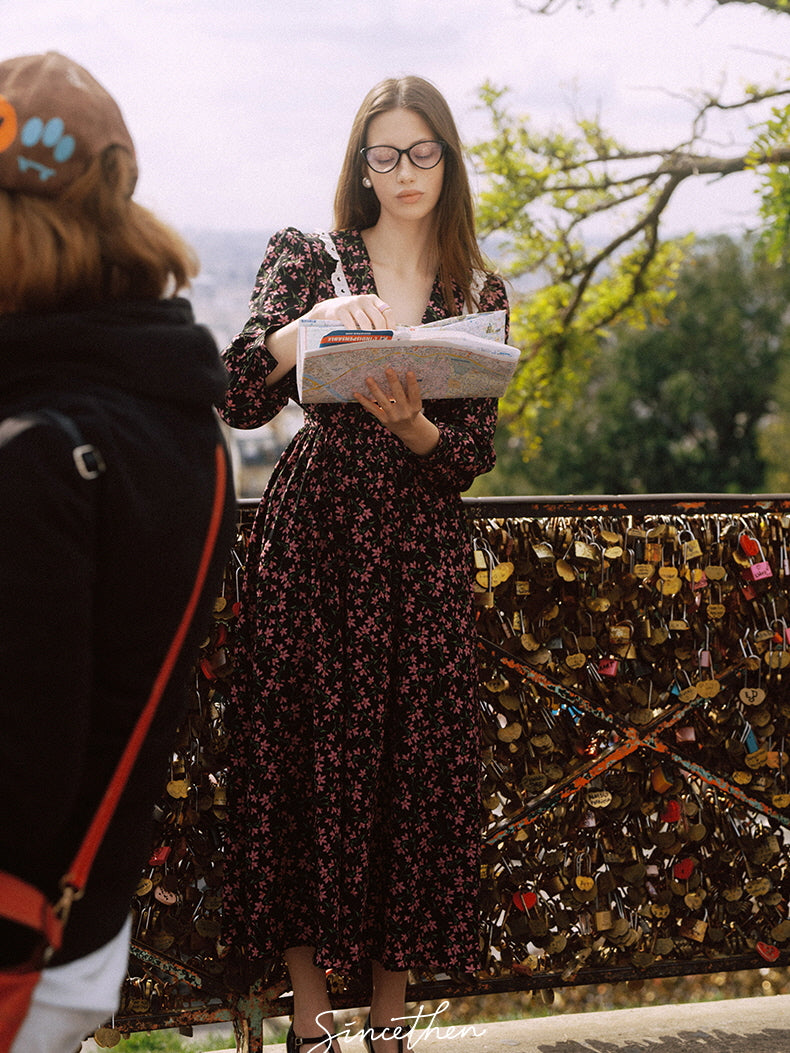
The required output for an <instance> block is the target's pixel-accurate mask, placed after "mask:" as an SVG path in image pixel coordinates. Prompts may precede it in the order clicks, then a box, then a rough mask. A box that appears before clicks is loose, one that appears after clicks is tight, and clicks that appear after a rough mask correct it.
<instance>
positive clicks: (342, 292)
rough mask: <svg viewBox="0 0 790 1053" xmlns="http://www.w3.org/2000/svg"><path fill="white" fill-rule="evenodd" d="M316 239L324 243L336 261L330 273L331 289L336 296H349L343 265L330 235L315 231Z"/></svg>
mask: <svg viewBox="0 0 790 1053" xmlns="http://www.w3.org/2000/svg"><path fill="white" fill-rule="evenodd" d="M316 237H318V238H320V239H321V241H323V243H324V247H325V248H326V251H327V252H328V253H329V255H330V256H331V257H332V259H333V260H335V261H336V266H335V269H334V271H333V272H332V288H333V289H334V290H335V295H336V296H350V295H351V290H350V289H349V287H348V282H347V281H346V274H345V271H344V270H343V264H342V263H341V261H340V255H339V253H338V251H337V245H335V242H334V240H333V238H332V235H331V234H327V233H326V232H325V231H316Z"/></svg>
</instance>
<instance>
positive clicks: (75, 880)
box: [56, 443, 227, 910]
mask: <svg viewBox="0 0 790 1053" xmlns="http://www.w3.org/2000/svg"><path fill="white" fill-rule="evenodd" d="M214 460H215V465H216V474H215V480H216V481H215V484H214V502H213V506H212V509H211V518H210V519H209V525H208V530H207V532H206V540H205V542H204V543H203V552H202V553H201V557H200V563H199V564H198V570H197V574H196V576H195V583H194V585H193V586H192V593H191V595H190V597H189V600H188V601H187V605H186V607H185V608H184V613H183V615H182V616H181V622H180V624H179V626H178V628H177V629H176V633H175V636H174V637H173V639H172V641H171V643H170V647H169V649H168V651H167V654H166V655H165V659H164V662H163V663H162V667H161V669H160V670H159V674H158V676H157V678H156V680H155V681H154V685H153V687H152V688H151V694H150V696H149V698H148V702H147V703H146V705H145V709H144V710H143V711H142V713H141V714H140V716H139V718H138V721H137V725H136V726H135V729H134V731H133V732H132V736H131V738H130V739H129V741H128V743H127V744H126V747H125V749H124V751H123V753H122V754H121V759H120V760H119V762H118V767H117V768H116V769H115V774H114V775H113V777H112V779H111V781H110V784H109V786H108V787H107V790H106V791H105V794H104V797H103V798H102V801H101V804H100V805H99V807H98V809H97V811H96V815H95V816H94V817H93V821H92V822H91V825H90V826H89V828H88V832H87V834H86V835H85V840H84V841H83V842H82V845H81V846H80V848H79V851H78V852H77V854H76V856H75V857H74V859H73V860H72V863H71V866H70V867H69V869H68V870H67V871H66V873H65V874H64V876H63V877H62V878H61V882H60V884H61V889H62V891H63V896H62V897H61V900H60V903H59V904H58V908H56V909H59V908H60V909H63V908H65V909H66V910H68V906H70V904H71V902H72V901H73V900H74V899H75V898H77V897H78V896H79V895H81V894H82V892H83V890H84V888H85V884H86V882H87V880H88V874H89V873H90V869H91V867H92V866H93V860H94V859H95V857H96V853H97V851H98V849H99V845H100V844H101V842H102V838H103V837H104V834H105V832H106V830H107V827H108V826H109V824H110V820H111V819H112V817H113V814H114V812H115V809H116V807H117V804H118V801H119V800H120V797H121V794H122V793H123V789H124V787H125V786H126V783H127V780H128V778H129V775H130V773H131V770H132V768H133V767H134V764H135V761H136V760H137V755H138V753H139V752H140V747H141V746H142V744H143V741H144V739H145V736H146V735H147V734H148V729H149V728H150V726H151V722H152V721H153V719H154V715H155V714H156V710H157V707H158V705H159V701H160V699H161V698H162V695H163V693H164V690H165V688H166V687H167V682H168V680H169V679H170V675H171V673H172V672H173V667H174V666H175V664H176V661H177V659H178V656H179V654H180V652H181V648H182V647H183V646H184V638H185V637H186V634H187V632H188V631H189V627H190V625H191V623H192V619H193V618H194V616H195V609H196V607H197V605H198V601H199V600H200V594H201V592H202V591H203V586H204V584H205V582H206V575H207V574H208V569H209V566H210V564H211V560H212V557H213V555H214V548H215V546H216V542H217V536H218V534H219V529H220V526H221V524H222V514H223V510H224V508H225V489H226V484H227V462H226V459H225V450H224V447H223V446H222V445H221V444H220V443H218V444H217V447H216V450H215V454H214ZM64 900H65V901H67V902H65V903H64ZM67 904H68V906H67Z"/></svg>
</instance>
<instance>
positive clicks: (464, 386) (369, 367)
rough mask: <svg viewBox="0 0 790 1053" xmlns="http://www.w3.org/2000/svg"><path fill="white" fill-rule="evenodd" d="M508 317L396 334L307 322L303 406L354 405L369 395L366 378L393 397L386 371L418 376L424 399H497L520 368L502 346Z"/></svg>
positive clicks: (300, 370)
mask: <svg viewBox="0 0 790 1053" xmlns="http://www.w3.org/2000/svg"><path fill="white" fill-rule="evenodd" d="M505 324H506V316H505V312H504V311H487V312H479V313H476V314H469V315H460V316H458V317H455V318H445V319H441V320H440V321H439V322H430V323H428V324H427V325H418V326H402V327H398V328H395V329H371V330H360V329H344V328H343V327H342V325H341V324H340V323H338V322H333V321H325V320H316V319H302V320H301V321H300V322H299V326H298V335H297V353H296V382H297V388H298V391H299V400H300V402H351V401H353V399H354V394H353V393H354V392H355V391H360V392H361V393H362V394H363V395H368V394H369V390H368V386H367V384H366V382H365V381H366V379H367V377H373V379H374V380H375V381H376V383H377V384H379V386H380V387H381V388H382V389H383V390H384V391H387V390H388V387H387V380H386V377H385V374H384V370H385V369H386V368H387V367H388V366H392V368H393V369H394V370H395V371H396V372H397V374H398V376H399V377H400V379H401V381H402V382H403V381H404V380H405V377H406V372H407V370H410V369H411V370H414V372H415V374H416V376H417V380H418V381H419V384H420V393H421V395H422V397H423V398H425V399H458V398H499V397H500V396H502V395H503V394H504V393H505V390H506V388H507V385H508V383H509V381H510V379H511V377H512V376H513V373H514V372H515V369H516V365H517V364H518V359H519V351H518V348H515V347H511V346H510V345H509V344H506V343H505V342H504V338H505Z"/></svg>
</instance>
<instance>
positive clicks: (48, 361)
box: [0, 52, 235, 1053]
mask: <svg viewBox="0 0 790 1053" xmlns="http://www.w3.org/2000/svg"><path fill="white" fill-rule="evenodd" d="M136 176H137V166H136V159H135V150H134V145H133V143H132V140H131V138H130V136H129V132H128V130H127V128H126V126H125V124H124V121H123V118H122V116H121V113H120V111H119V109H118V107H117V105H116V104H115V102H114V101H113V99H112V98H111V97H110V96H109V95H108V94H107V92H106V91H105V90H104V89H103V88H102V87H101V86H100V85H99V84H98V83H97V82H96V81H95V80H94V78H93V77H92V76H91V75H90V74H89V73H88V72H87V71H86V70H85V69H83V68H82V67H81V66H79V65H77V64H76V63H75V62H73V61H71V60H70V59H68V58H66V57H65V56H62V55H59V54H57V53H54V52H49V53H47V54H43V55H28V56H23V57H18V58H12V59H9V60H7V61H2V62H0V247H1V248H0V595H2V596H3V603H2V610H1V611H0V669H2V677H1V678H0V697H1V698H2V709H3V731H2V734H0V794H2V798H3V802H4V815H3V820H2V823H0V1051H1V1053H7V1051H8V1050H9V1049H10V1050H12V1053H71V1051H72V1050H74V1049H75V1048H78V1047H79V1044H80V1042H81V1040H82V1039H83V1038H84V1037H85V1036H86V1035H87V1034H89V1033H91V1032H92V1031H93V1030H94V1029H95V1028H97V1027H98V1026H100V1025H101V1024H102V1023H103V1022H104V1021H106V1020H107V1019H108V1018H110V1016H111V1014H112V1013H113V1012H114V1011H115V1010H116V1008H117V1006H118V999H119V992H120V987H121V983H122V981H123V978H124V976H125V972H126V964H127V957H128V950H129V934H130V927H129V907H130V901H131V897H132V894H133V891H134V888H135V885H136V883H137V880H138V877H139V874H140V873H141V870H142V867H143V865H144V863H145V860H146V858H147V855H148V854H149V852H150V838H151V834H152V825H151V815H152V809H153V805H154V802H155V801H156V799H157V798H158V797H159V796H160V793H161V788H162V786H163V784H164V780H165V778H166V774H165V773H166V771H167V761H168V754H169V752H170V749H172V746H171V745H170V744H171V742H172V739H173V735H174V732H175V728H176V724H177V722H178V720H179V719H180V717H181V715H182V713H183V711H184V708H185V707H184V703H185V690H184V686H185V681H186V675H187V672H188V669H189V666H190V664H191V661H192V659H193V657H194V654H195V652H196V649H197V646H198V642H199V639H200V637H201V636H202V635H203V633H204V631H205V627H206V624H207V621H208V618H209V614H210V609H211V604H212V602H213V600H214V598H215V597H216V594H217V588H218V586H219V583H220V576H221V571H222V568H223V567H224V564H225V562H226V559H227V553H228V546H229V545H230V543H231V541H232V536H233V525H234V508H235V502H234V497H233V492H232V486H231V485H230V483H229V482H228V479H227V472H226V453H225V449H224V445H223V443H222V439H221V437H220V434H219V424H218V421H217V419H216V413H215V411H214V408H213V405H214V403H215V402H216V401H218V400H220V399H221V398H222V394H223V391H224V388H225V383H226V374H225V370H224V368H223V366H222V363H221V360H220V358H219V353H218V350H217V347H216V345H215V343H214V341H213V339H212V337H211V336H210V335H209V333H208V331H207V330H205V329H204V328H203V327H201V326H197V325H196V324H195V322H194V319H193V316H192V311H191V307H190V305H189V303H188V302H187V301H186V300H183V299H180V298H173V296H172V295H171V294H174V293H175V291H176V290H177V289H179V288H181V287H183V286H185V285H186V284H187V281H188V278H189V277H190V276H191V275H192V274H193V273H194V272H195V262H194V259H193V256H192V253H191V251H190V250H189V249H188V248H187V246H186V245H185V244H184V242H183V241H182V240H181V239H180V238H179V237H178V236H177V235H176V234H175V233H174V232H172V231H171V230H169V229H168V228H167V227H165V226H164V225H163V224H162V223H160V222H159V221H158V220H157V219H156V218H155V217H154V216H152V215H151V214H150V213H149V212H148V211H147V210H145V209H144V208H142V207H141V206H140V205H139V204H137V203H136V202H135V201H134V200H133V198H132V193H133V189H134V185H135V181H136ZM168 674H169V675H168ZM157 700H158V706H157V707H155V710H156V711H155V715H154V716H153V717H152V719H151V721H150V723H149V724H148V725H147V733H145V732H146V727H145V725H142V724H141V725H138V718H139V717H140V715H141V713H143V712H145V713H149V714H153V712H154V709H153V708H151V707H149V703H151V704H153V703H154V702H156V701H157ZM136 725H137V726H138V728H139V729H140V734H141V735H142V736H143V737H142V739H141V742H142V745H141V748H140V749H139V751H138V752H137V753H136V762H135V761H134V759H133V758H134V756H135V754H134V753H132V754H125V756H127V757H128V758H129V765H130V774H129V775H128V778H127V779H126V781H125V788H124V789H121V786H122V785H123V780H121V782H120V784H119V793H120V798H119V802H118V804H117V806H116V807H115V810H114V813H113V817H112V819H111V820H110V821H109V828H108V829H107V831H106V833H105V835H104V836H103V838H101V837H100V835H99V834H95V835H94V836H93V837H91V838H88V839H86V837H85V835H86V831H87V830H88V828H89V826H90V825H91V821H92V819H93V818H94V815H95V814H96V812H97V808H98V806H99V803H100V801H101V800H102V797H103V795H104V793H105V790H106V789H107V786H108V784H109V783H110V781H111V778H112V777H113V773H114V772H115V771H116V766H118V763H119V758H120V757H121V755H122V753H123V751H124V749H125V747H127V743H128V742H129V739H130V736H131V735H132V732H133V729H135V727H136ZM102 825H103V822H102ZM81 846H82V847H81ZM86 850H89V852H90V853H95V856H94V858H93V865H92V867H91V866H90V861H89V859H88V861H87V862H86V858H87V857H86V856H85V854H84V852H85V851H86ZM78 854H79V858H78ZM78 871H79V872H80V873H81V874H82V877H78V876H77V872H78ZM88 872H89V873H88ZM85 874H88V876H87V884H86V885H85V886H84V896H82V898H78V899H77V900H76V901H75V902H74V903H73V905H72V906H71V910H70V915H69V916H68V920H67V921H66V922H65V928H64V931H63V933H62V936H60V935H59V936H58V937H57V939H55V938H54V935H53V934H54V932H55V929H56V928H58V926H57V925H56V921H59V922H63V921H64V920H65V917H66V909H67V907H68V903H69V900H70V899H71V898H72V896H73V895H75V894H77V895H78V894H79V892H80V890H81V888H82V886H83V883H84V876H85ZM64 875H67V876H66V880H65V882H63V883H62V882H61V879H62V878H63V877H64ZM31 903H32V904H33V905H34V906H35V908H36V909H35V910H31V909H28V905H29V904H31ZM50 904H52V905H54V904H57V905H58V912H57V917H55V913H53V912H51V909H50V907H49V905H50ZM39 907H40V911H39ZM39 913H40V916H41V917H46V918H47V926H46V927H47V930H48V931H47V935H48V937H49V939H48V940H45V939H44V937H43V935H42V933H40V932H38V931H37V929H36V928H35V924H34V923H35V919H36V917H37V916H38V915H39ZM26 918H27V921H28V922H29V923H30V924H26V923H25V919H26ZM58 942H60V948H59V949H57V944H58ZM53 949H55V953H54V955H52V956H51V957H50V956H49V952H51V951H52V950H53ZM20 996H22V997H20Z"/></svg>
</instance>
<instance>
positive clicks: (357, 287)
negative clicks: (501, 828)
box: [221, 229, 507, 972]
mask: <svg viewBox="0 0 790 1053" xmlns="http://www.w3.org/2000/svg"><path fill="white" fill-rule="evenodd" d="M333 238H334V241H335V244H336V246H337V250H338V252H339V255H340V258H341V260H342V264H343V270H344V271H345V276H346V279H347V281H348V285H349V287H350V290H351V292H352V293H354V294H361V293H374V292H375V291H376V290H375V284H374V279H373V274H372V270H371V266H370V261H369V259H368V255H367V251H366V249H365V245H364V242H363V240H362V238H361V236H360V234H359V232H356V231H343V232H338V233H336V234H334V235H333ZM334 268H335V261H334V260H333V259H332V258H331V256H330V255H329V253H328V252H327V249H326V248H325V246H324V244H323V243H322V241H321V239H320V237H318V236H317V235H311V236H308V235H304V234H302V233H300V232H299V231H297V230H294V229H286V230H284V231H281V232H279V233H278V234H276V235H275V236H274V237H273V238H272V239H271V241H270V243H269V245H268V248H267V251H266V256H265V258H264V260H263V263H262V265H261V268H260V271H259V274H258V278H257V281H256V285H255V289H254V291H253V296H252V300H251V310H252V317H251V318H250V319H249V321H248V322H247V325H246V326H245V327H244V329H243V331H242V332H241V333H240V334H239V336H238V337H237V338H236V339H235V340H234V341H233V342H232V343H231V344H230V346H229V347H228V348H227V349H226V351H225V354H224V357H225V362H226V365H227V367H228V369H229V372H230V387H229V391H228V394H227V398H226V402H225V404H224V407H223V408H222V409H221V414H222V416H223V418H224V419H225V420H226V421H227V422H228V423H229V424H231V425H233V426H235V427H241V428H249V427H256V426H259V425H261V424H263V423H265V422H266V421H267V420H269V419H271V418H272V417H273V416H274V415H275V414H276V413H277V412H278V411H279V410H280V409H281V408H282V407H283V406H284V405H285V404H286V403H287V401H288V399H289V398H294V399H296V384H295V372H294V371H293V370H292V371H291V372H290V373H289V374H288V375H287V376H286V377H285V378H284V379H283V380H282V381H281V382H280V383H278V384H277V385H275V386H273V387H271V388H267V387H266V386H265V383H264V381H265V378H266V376H267V374H268V373H269V372H270V371H271V370H272V369H273V367H274V365H275V364H276V363H275V360H274V358H273V357H272V356H271V355H270V354H269V352H268V351H267V350H266V348H265V346H264V343H263V341H264V338H265V336H266V334H267V332H268V331H270V330H272V329H276V328H279V327H281V326H283V325H284V324H285V323H287V322H288V321H290V320H292V319H293V318H296V317H298V316H300V315H302V314H304V313H305V312H306V311H308V310H309V309H310V307H312V306H313V305H314V304H315V303H316V302H318V301H320V300H325V299H329V298H331V297H333V296H335V295H336V293H335V291H334V289H333V286H332V280H331V279H332V273H333V271H334ZM502 308H505V309H506V308H507V300H506V297H505V292H504V287H503V284H502V282H501V280H500V279H498V278H496V277H493V276H490V277H489V278H488V279H487V281H486V284H485V286H484V287H483V290H482V292H481V294H480V310H497V309H502ZM461 309H462V304H461V303H459V304H458V312H460V311H461ZM446 314H447V312H446V310H445V307H444V303H443V300H442V297H441V294H440V290H439V285H438V282H437V284H436V285H435V286H434V289H433V293H432V296H431V300H430V302H429V304H428V307H427V309H426V312H425V317H424V319H423V320H424V321H425V322H428V321H433V320H435V319H438V318H442V317H445V316H446ZM496 410H497V406H496V401H495V400H492V399H469V400H457V399H452V400H450V399H448V400H434V401H430V402H426V403H425V404H424V412H425V414H426V416H428V417H429V418H430V419H431V420H433V421H434V423H435V424H436V425H437V426H438V428H439V431H440V436H441V437H440V440H439V444H438V446H437V447H436V449H435V450H434V451H433V452H432V453H431V454H429V455H428V456H423V457H421V456H417V455H415V454H413V453H411V452H410V451H409V450H408V449H407V448H406V447H405V446H404V445H403V444H402V443H401V442H400V440H399V439H397V438H396V437H395V436H394V435H392V434H391V433H390V432H389V431H387V430H386V429H385V428H384V427H382V426H381V425H380V424H379V422H378V421H377V420H375V419H374V418H373V417H372V416H371V415H370V414H368V413H367V412H366V411H365V410H364V409H362V407H361V406H359V405H357V404H356V403H354V404H339V405H337V404H335V405H308V406H305V407H304V414H305V422H304V426H303V427H302V428H301V430H300V431H299V433H298V434H297V435H296V437H295V438H294V440H293V441H292V443H291V444H290V446H289V447H288V449H287V450H286V451H285V452H284V453H283V455H282V457H281V459H280V461H279V463H278V465H277V467H276V469H275V472H274V474H273V476H272V479H271V481H270V483H269V485H268V487H267V490H266V492H265V494H264V495H263V499H262V502H261V505H260V508H259V511H258V514H257V517H256V520H255V524H254V527H253V530H252V533H251V537H250V542H249V550H248V558H247V564H246V570H245V575H244V579H243V584H242V612H241V615H240V618H239V644H238V646H237V653H236V655H235V665H236V674H235V678H234V687H233V692H232V706H231V707H230V708H231V710H232V714H231V719H230V721H229V723H230V733H231V756H232V757H233V764H232V765H231V769H230V775H229V777H230V782H229V793H230V796H231V799H232V802H233V807H232V810H231V813H232V819H231V820H230V822H231V829H230V837H229V844H228V851H227V862H226V889H225V900H224V940H225V942H227V943H229V944H231V945H233V946H234V947H235V948H236V949H237V950H238V951H239V952H241V953H242V954H243V955H244V956H245V957H246V958H247V959H248V960H250V961H252V962H253V963H261V962H264V961H272V960H274V959H277V958H279V957H280V956H281V955H282V951H283V950H284V949H285V948H287V947H289V946H296V945H312V946H315V947H316V948H317V953H316V963H317V964H318V965H321V966H324V967H326V968H335V969H340V970H343V969H346V970H348V969H352V968H353V967H354V966H355V965H356V964H357V963H361V962H364V961H366V960H368V959H374V960H377V961H379V962H381V963H382V965H384V967H385V968H388V969H405V968H425V969H429V970H430V969H434V970H447V969H452V970H458V971H467V972H469V971H472V970H474V969H476V968H477V967H478V959H479V950H478V948H479V934H478V931H477V919H478V884H479V858H478V855H479V845H480V839H479V828H480V797H479V764H480V760H479V718H478V709H477V703H476V691H475V687H476V685H475V664H474V628H473V617H472V609H471V604H472V594H471V578H470V567H471V558H470V552H469V541H468V535H467V529H466V525H465V519H464V513H463V509H462V504H461V500H460V492H461V491H462V490H464V489H466V488H467V487H468V486H469V485H470V483H471V482H472V480H473V479H474V477H475V476H476V475H478V474H480V473H482V472H486V471H488V470H489V469H490V468H491V467H492V466H493V463H494V450H493V434H494V425H495V422H496Z"/></svg>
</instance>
